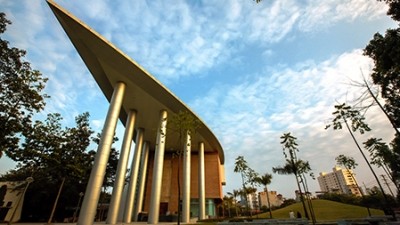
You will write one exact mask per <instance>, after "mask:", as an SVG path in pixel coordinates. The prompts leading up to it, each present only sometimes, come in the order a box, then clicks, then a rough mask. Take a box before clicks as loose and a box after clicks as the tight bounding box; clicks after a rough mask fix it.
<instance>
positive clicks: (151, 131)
mask: <svg viewBox="0 0 400 225" xmlns="http://www.w3.org/2000/svg"><path fill="white" fill-rule="evenodd" d="M47 2H48V4H49V6H50V8H51V10H52V11H53V13H54V14H55V16H56V17H57V19H58V21H59V22H60V24H61V25H62V27H63V28H64V30H65V32H66V33H67V35H68V37H69V38H70V40H71V42H72V44H73V45H74V46H75V48H76V50H77V51H78V53H79V54H80V56H81V58H82V59H83V61H84V62H85V64H86V66H87V68H88V69H89V71H90V72H91V74H92V75H93V77H94V79H95V80H96V82H97V84H98V85H99V87H100V88H101V90H102V91H103V93H104V95H105V96H106V98H107V99H108V100H109V101H110V99H111V96H112V93H113V86H114V84H115V83H116V82H118V81H122V82H124V83H125V84H126V85H127V87H126V92H125V97H124V101H123V106H122V110H121V114H120V119H121V121H122V123H123V124H125V122H126V118H127V112H128V111H129V110H130V109H136V110H137V112H138V113H137V117H136V123H135V127H142V128H144V129H145V135H144V140H145V141H149V143H150V148H151V149H154V145H155V141H156V133H157V126H158V123H159V113H160V110H162V109H165V110H167V111H168V114H169V115H171V114H174V113H178V112H179V111H188V112H190V113H191V114H192V115H193V116H194V117H195V118H197V119H198V120H200V118H199V117H198V116H197V115H196V114H195V113H194V112H192V111H191V110H190V109H189V107H188V106H186V105H185V104H184V103H183V102H182V101H181V100H179V99H178V98H177V97H176V96H175V95H174V94H173V93H172V92H171V91H169V90H168V89H167V88H166V87H164V86H163V85H162V84H161V83H160V82H159V81H158V80H156V79H155V78H154V77H153V76H152V75H150V74H149V73H148V72H147V71H145V70H144V69H143V68H142V67H141V66H140V65H139V64H138V63H136V62H135V61H134V60H133V59H131V58H129V57H128V56H127V55H125V54H124V53H123V52H122V51H121V50H119V49H117V48H116V47H115V46H114V45H113V44H111V43H110V42H109V41H107V40H106V39H105V38H103V37H102V36H101V35H99V34H98V33H97V32H95V31H94V30H92V29H91V28H90V27H89V26H87V25H86V24H84V23H83V22H81V21H79V20H78V19H77V18H76V17H74V16H73V15H71V14H70V13H69V12H67V11H66V10H64V9H63V8H61V7H60V6H58V5H57V4H56V3H55V2H53V1H52V0H48V1H47ZM200 121H201V123H202V124H201V127H200V128H199V129H198V130H197V132H196V134H195V135H194V136H193V137H192V151H197V143H198V142H200V141H202V142H204V145H205V146H204V148H205V151H206V152H218V153H219V157H220V161H221V163H222V164H224V152H223V149H222V147H221V144H220V143H219V141H218V139H217V138H216V136H215V135H214V134H213V133H212V131H211V130H210V129H209V128H208V127H207V125H206V124H205V123H204V122H203V121H202V120H200ZM177 143H178V137H177V135H175V134H173V133H168V131H167V140H166V147H165V149H166V151H169V150H172V149H178V148H179V146H177Z"/></svg>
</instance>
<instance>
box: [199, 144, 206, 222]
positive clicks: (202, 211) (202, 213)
mask: <svg viewBox="0 0 400 225" xmlns="http://www.w3.org/2000/svg"><path fill="white" fill-rule="evenodd" d="M204 171H205V167H204V143H203V142H200V143H199V220H204V219H205V218H206V192H205V172H204Z"/></svg>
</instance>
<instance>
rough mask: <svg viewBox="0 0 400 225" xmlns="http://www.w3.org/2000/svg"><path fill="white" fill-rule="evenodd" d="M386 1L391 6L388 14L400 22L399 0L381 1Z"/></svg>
mask: <svg viewBox="0 0 400 225" xmlns="http://www.w3.org/2000/svg"><path fill="white" fill-rule="evenodd" d="M379 1H384V2H386V3H387V4H388V5H389V10H388V12H387V14H388V15H389V16H391V17H392V19H394V20H396V21H400V1H399V0H379Z"/></svg>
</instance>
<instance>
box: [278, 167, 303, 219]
mask: <svg viewBox="0 0 400 225" xmlns="http://www.w3.org/2000/svg"><path fill="white" fill-rule="evenodd" d="M301 164H304V161H302V160H297V161H296V162H295V161H294V160H289V159H286V164H285V165H283V166H278V167H272V172H274V173H277V174H283V175H289V174H294V176H295V177H296V182H297V187H298V189H299V192H300V200H301V203H302V205H303V210H304V215H305V217H306V218H307V219H308V218H309V217H308V212H307V209H306V205H305V203H304V197H303V193H302V191H301V187H300V180H299V172H298V171H299V170H298V168H299V166H300V165H301Z"/></svg>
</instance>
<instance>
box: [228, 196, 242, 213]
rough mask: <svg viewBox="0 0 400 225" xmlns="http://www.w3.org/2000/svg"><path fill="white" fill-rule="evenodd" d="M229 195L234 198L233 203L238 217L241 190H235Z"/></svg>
mask: <svg viewBox="0 0 400 225" xmlns="http://www.w3.org/2000/svg"><path fill="white" fill-rule="evenodd" d="M227 194H228V195H229V196H230V197H232V201H233V203H234V207H235V213H236V216H238V206H237V197H239V195H240V191H239V190H235V189H233V191H232V192H227Z"/></svg>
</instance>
